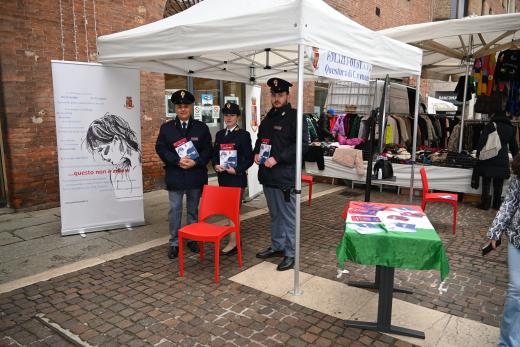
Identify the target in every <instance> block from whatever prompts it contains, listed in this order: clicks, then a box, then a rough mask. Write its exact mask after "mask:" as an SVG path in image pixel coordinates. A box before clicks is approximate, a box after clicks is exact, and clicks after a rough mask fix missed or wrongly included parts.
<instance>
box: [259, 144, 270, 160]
mask: <svg viewBox="0 0 520 347" xmlns="http://www.w3.org/2000/svg"><path fill="white" fill-rule="evenodd" d="M258 154H259V155H260V165H262V164H263V163H265V162H266V161H267V159H269V157H270V156H271V140H270V139H262V142H261V144H260V152H259V153H258Z"/></svg>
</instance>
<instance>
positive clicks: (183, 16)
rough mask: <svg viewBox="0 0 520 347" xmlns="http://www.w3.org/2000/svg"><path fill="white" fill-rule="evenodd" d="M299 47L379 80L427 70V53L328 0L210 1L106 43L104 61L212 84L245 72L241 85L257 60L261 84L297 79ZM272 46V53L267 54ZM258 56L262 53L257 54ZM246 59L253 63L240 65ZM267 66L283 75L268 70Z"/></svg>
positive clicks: (103, 42) (102, 40)
mask: <svg viewBox="0 0 520 347" xmlns="http://www.w3.org/2000/svg"><path fill="white" fill-rule="evenodd" d="M331 28H334V29H333V30H332V29H331ZM298 44H305V45H307V46H315V47H320V48H324V49H328V50H330V51H334V52H337V53H341V54H344V55H347V56H349V57H351V58H355V59H359V60H362V61H364V62H367V63H370V64H372V65H373V73H372V76H373V77H381V76H384V75H385V74H387V73H388V74H390V75H391V76H392V77H397V76H409V75H416V74H418V73H419V71H420V64H421V59H422V52H421V50H420V49H417V48H415V47H411V46H409V45H406V44H403V43H401V42H398V41H396V40H392V39H389V38H387V37H385V36H384V35H380V34H378V33H375V32H373V31H371V30H369V29H367V28H364V27H363V26H361V25H360V24H358V23H355V22H354V21H352V20H350V19H348V18H347V17H345V16H343V15H342V14H341V13H339V12H337V11H336V10H334V9H333V8H332V7H330V6H329V5H327V4H326V3H325V2H323V1H322V0H262V1H257V0H205V1H203V2H201V3H199V4H197V5H195V6H192V7H190V8H189V9H187V10H185V11H183V12H181V13H179V14H176V15H174V16H171V17H168V18H165V19H163V20H160V21H157V22H154V23H150V24H147V25H143V26H141V27H138V28H134V29H131V30H127V31H123V32H119V33H115V34H111V35H106V36H101V37H99V38H98V53H99V57H98V60H99V61H100V62H103V63H117V64H124V65H131V66H137V67H140V68H142V69H146V70H151V71H158V72H170V73H176V74H184V75H188V74H190V75H193V76H201V77H208V78H215V76H226V75H228V74H227V73H226V71H228V72H229V76H228V77H220V78H222V79H227V80H237V79H238V78H239V77H238V76H236V73H239V74H240V75H241V76H242V77H240V81H242V82H247V81H249V68H247V66H246V65H247V64H251V63H252V61H254V62H255V65H257V66H258V69H256V71H255V73H256V76H257V81H265V80H266V79H267V78H268V77H269V76H266V77H265V78H264V77H262V76H264V75H268V74H269V73H277V72H278V73H282V74H285V75H287V76H286V77H287V78H289V77H288V76H289V75H291V76H292V77H291V78H289V79H295V78H296V76H295V75H296V74H295V73H294V72H292V71H289V70H290V69H291V66H294V67H295V68H296V64H295V62H296V59H297V45H298ZM266 48H268V49H271V50H273V51H271V52H269V53H266V52H265V49H266ZM252 52H256V53H257V54H253V56H250V54H251V53H252ZM240 56H247V57H248V58H243V59H237V58H238V57H240ZM189 57H193V58H194V59H189ZM209 59H213V60H215V61H214V62H213V63H214V64H213V65H216V64H217V61H220V62H222V64H221V65H217V66H216V67H215V68H214V70H219V69H220V70H219V71H212V70H211V69H210V68H209V67H208V64H205V63H204V62H206V63H207V62H208V60H209ZM267 59H269V60H268V61H267ZM225 61H226V62H228V63H227V64H224V62H225ZM284 62H287V64H285V65H284V64H283V63H284ZM267 63H268V64H267ZM266 65H269V66H275V65H277V66H279V67H280V69H279V70H274V69H272V70H271V71H269V70H267V71H266V70H264V67H266ZM169 66H171V70H169ZM224 68H226V70H223V69H224ZM283 70H288V71H287V72H284V71H283ZM190 71H193V73H190ZM233 73H235V75H233ZM279 76H280V75H279ZM280 77H282V76H280ZM307 77H308V78H314V77H312V76H310V75H309V76H307ZM282 78H283V77H282Z"/></svg>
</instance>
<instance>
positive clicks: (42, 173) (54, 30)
mask: <svg viewBox="0 0 520 347" xmlns="http://www.w3.org/2000/svg"><path fill="white" fill-rule="evenodd" d="M84 5H86V6H85V8H84ZM94 5H95V8H94ZM163 11H164V1H145V0H125V1H122V0H119V1H108V0H107V1H99V0H97V1H96V0H94V1H92V0H89V1H81V0H62V1H61V9H60V4H59V2H58V1H50V0H46V1H29V0H19V1H14V0H8V1H0V54H1V56H0V59H1V61H0V64H1V65H0V67H1V83H2V84H3V91H4V101H5V108H4V109H3V110H0V112H1V113H2V114H1V115H0V116H1V119H2V122H3V125H4V129H5V137H6V139H5V140H6V144H7V146H6V147H7V148H6V166H7V173H8V175H7V180H8V189H9V195H10V205H11V207H14V208H25V207H40V208H43V207H49V206H55V205H57V204H58V202H59V189H58V167H57V154H56V130H55V123H54V103H53V94H52V79H51V64H50V61H51V60H52V59H57V60H61V59H62V58H63V59H65V60H77V61H83V62H85V61H88V60H89V58H90V61H94V60H95V58H96V33H97V34H98V35H105V34H109V33H113V32H117V31H121V30H125V29H129V28H133V27H135V26H139V25H142V24H145V23H148V22H152V21H156V20H158V19H161V18H162V14H163ZM61 18H62V20H61ZM163 94H164V77H163V75H162V74H154V73H141V105H142V110H141V111H142V117H141V118H142V140H143V153H144V158H145V160H144V165H143V166H144V177H145V189H151V188H153V187H155V186H156V177H158V176H160V175H162V172H160V171H162V170H159V169H160V166H158V164H157V158H156V156H155V151H154V150H153V146H152V142H154V141H155V137H156V134H157V130H158V128H159V125H160V120H159V116H160V115H162V114H164V110H163V107H164V106H163V105H164V101H163Z"/></svg>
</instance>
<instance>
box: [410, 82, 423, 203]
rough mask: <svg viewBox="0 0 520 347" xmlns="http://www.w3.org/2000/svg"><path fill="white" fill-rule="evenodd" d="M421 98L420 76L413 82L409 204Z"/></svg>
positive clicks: (411, 193) (413, 174) (411, 198)
mask: <svg viewBox="0 0 520 347" xmlns="http://www.w3.org/2000/svg"><path fill="white" fill-rule="evenodd" d="M420 97H421V75H417V80H416V81H415V106H414V112H413V141H412V168H411V172H410V197H409V202H410V203H412V201H413V185H414V176H415V156H416V151H417V127H418V125H419V100H420Z"/></svg>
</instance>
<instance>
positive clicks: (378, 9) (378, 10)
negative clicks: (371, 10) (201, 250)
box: [376, 7, 381, 17]
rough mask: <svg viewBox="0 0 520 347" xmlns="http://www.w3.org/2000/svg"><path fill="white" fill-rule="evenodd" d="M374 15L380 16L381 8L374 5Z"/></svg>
mask: <svg viewBox="0 0 520 347" xmlns="http://www.w3.org/2000/svg"><path fill="white" fill-rule="evenodd" d="M376 16H378V17H381V9H380V8H379V7H376Z"/></svg>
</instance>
